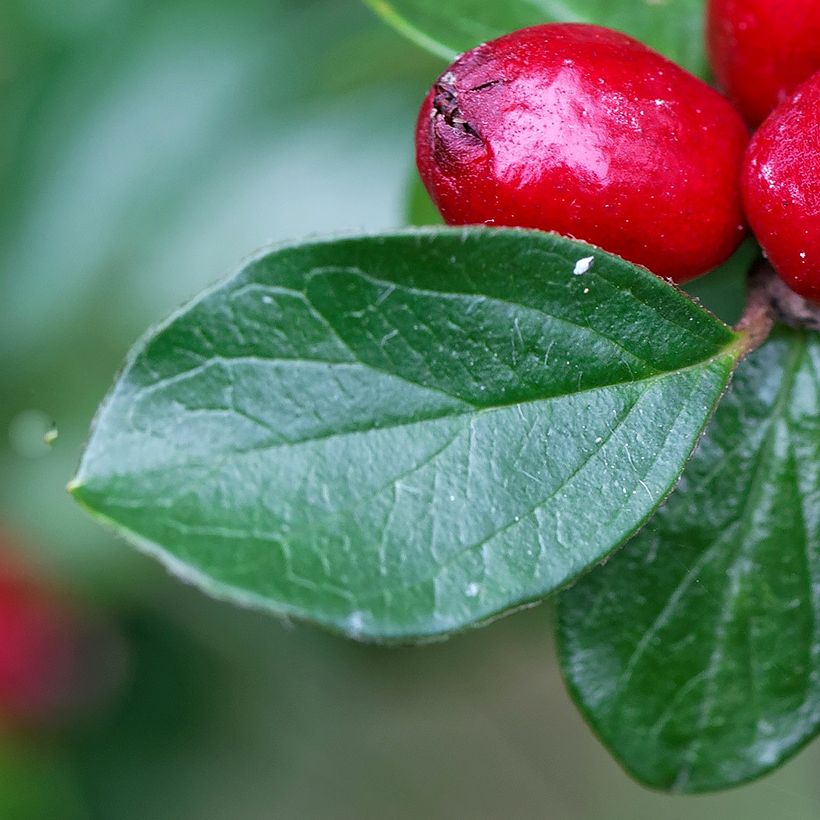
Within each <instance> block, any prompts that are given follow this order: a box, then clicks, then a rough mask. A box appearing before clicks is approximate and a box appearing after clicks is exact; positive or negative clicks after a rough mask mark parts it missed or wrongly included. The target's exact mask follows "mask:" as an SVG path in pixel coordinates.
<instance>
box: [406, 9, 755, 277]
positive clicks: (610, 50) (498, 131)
mask: <svg viewBox="0 0 820 820" xmlns="http://www.w3.org/2000/svg"><path fill="white" fill-rule="evenodd" d="M747 142H748V131H747V129H746V126H745V125H744V123H743V121H742V119H741V118H740V116H739V114H738V113H737V112H736V111H735V110H734V108H733V107H732V106H731V105H730V104H729V103H728V102H727V101H726V100H725V99H724V98H723V97H722V96H721V95H720V94H718V93H717V92H716V91H714V90H713V89H711V88H709V87H708V86H707V85H706V84H705V83H703V82H701V81H700V80H698V79H697V78H696V77H694V76H692V75H691V74H689V73H687V72H686V71H684V70H683V69H682V68H680V67H678V66H676V65H675V64H673V63H671V62H670V61H668V60H667V59H665V58H664V57H662V56H661V55H659V54H657V53H656V52H654V51H652V50H651V49H649V48H647V47H646V46H644V45H642V44H641V43H639V42H637V41H636V40H633V39H632V38H631V37H627V36H626V35H624V34H620V33H618V32H615V31H610V30H608V29H605V28H600V27H598V26H591V25H581V24H558V23H554V24H548V25H543V26H535V27H533V28H528V29H523V30H522V31H516V32H514V33H512V34H509V35H506V36H505V37H501V38H500V39H498V40H493V41H492V42H489V43H485V44H484V45H481V46H479V47H478V48H475V49H473V50H472V51H469V52H467V53H466V54H464V55H462V56H461V57H459V58H458V59H457V60H456V61H455V62H454V63H453V65H451V66H450V68H449V69H447V71H446V72H445V73H444V74H442V76H441V77H440V78H439V79H438V81H437V82H436V83H435V85H434V86H433V88H432V89H431V90H430V93H429V94H428V95H427V98H426V99H425V101H424V103H423V104H422V107H421V112H420V114H419V118H418V124H417V129H416V159H417V164H418V168H419V172H420V174H421V178H422V180H423V181H424V184H425V186H426V187H427V190H428V191H429V193H430V195H431V197H432V199H433V201H434V202H435V203H436V205H437V206H438V208H439V210H440V211H441V214H442V216H443V217H444V219H445V221H446V222H448V223H450V224H456V225H463V224H482V223H483V224H488V225H507V226H521V227H527V228H540V229H542V230H548V231H556V232H558V233H561V234H564V235H567V236H573V237H575V238H578V239H583V240H586V241H588V242H591V243H593V244H595V245H598V246H600V247H602V248H604V249H605V250H608V251H610V252H612V253H615V254H619V255H620V256H622V257H624V258H626V259H628V260H630V261H632V262H636V263H638V264H641V265H644V266H646V267H647V268H649V269H650V270H651V271H653V272H654V273H656V274H658V275H660V276H664V277H669V278H672V279H674V280H675V281H677V282H684V281H686V280H688V279H692V278H693V277H695V276H698V275H699V274H702V273H705V272H706V271H708V270H710V269H711V268H713V267H715V266H717V265H719V264H720V263H721V262H723V261H724V260H725V259H726V258H727V257H728V256H729V255H730V254H731V253H732V251H734V249H735V248H736V247H737V245H738V244H739V242H740V240H741V239H742V237H743V234H744V225H743V216H742V209H741V202H740V184H739V177H740V166H741V160H742V157H743V151H744V149H745V147H746V144H747Z"/></svg>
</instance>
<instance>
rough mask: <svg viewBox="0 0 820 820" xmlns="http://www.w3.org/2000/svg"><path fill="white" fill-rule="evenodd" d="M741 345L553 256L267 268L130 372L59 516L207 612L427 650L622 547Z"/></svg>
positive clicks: (355, 253) (358, 258)
mask: <svg viewBox="0 0 820 820" xmlns="http://www.w3.org/2000/svg"><path fill="white" fill-rule="evenodd" d="M582 260H583V261H582ZM581 269H583V270H585V271H586V272H585V273H582V274H580V275H579V274H576V271H578V270H581ZM740 342H741V340H740V337H738V336H737V335H736V334H735V333H733V331H731V330H730V329H729V328H728V327H726V326H725V325H724V324H722V323H721V322H719V321H718V320H717V319H715V318H714V317H713V316H712V315H711V314H708V313H706V312H705V311H703V310H702V309H701V308H699V307H698V306H697V305H696V304H694V303H693V302H692V301H690V300H689V299H688V298H687V297H686V296H684V295H683V294H682V293H680V292H679V291H677V290H675V289H674V288H672V287H671V286H669V285H668V284H667V283H665V282H663V281H661V280H659V279H657V278H656V277H654V276H652V275H651V274H650V273H648V272H647V271H645V270H643V269H641V268H636V267H634V266H632V265H630V264H628V263H626V262H624V261H622V260H620V259H618V258H616V257H613V256H610V255H608V254H605V253H603V252H602V251H599V250H597V249H595V248H592V247H591V246H589V245H584V244H582V243H578V242H573V241H570V240H568V239H562V238H560V237H557V236H553V235H550V234H545V233H540V232H531V231H520V230H502V229H480V228H472V229H466V230H465V229H450V228H438V229H436V228H430V229H426V230H422V231H412V232H405V233H399V234H395V235H389V236H374V237H364V238H353V239H343V240H338V241H329V242H318V243H315V244H311V245H304V246H295V247H286V248H281V249H278V250H274V251H272V252H269V253H266V254H264V255H262V256H260V257H259V258H257V259H256V260H254V261H252V262H251V263H250V264H248V265H247V266H246V267H245V268H244V269H243V270H242V271H241V272H240V273H239V274H238V275H236V276H235V277H234V278H232V279H230V280H229V281H227V282H225V283H224V284H222V285H221V286H219V287H218V288H216V289H215V290H212V291H210V292H208V293H206V294H205V295H203V296H202V297H201V298H200V299H198V300H197V301H195V302H194V303H193V304H192V305H190V306H189V307H187V308H185V309H184V310H182V311H181V312H179V313H177V314H176V315H175V316H173V317H172V318H171V319H170V320H169V321H168V322H167V323H166V324H165V325H164V326H162V327H160V328H159V329H157V330H155V331H154V332H153V333H151V334H150V335H149V337H148V338H147V339H146V340H144V341H143V342H142V343H140V344H139V345H138V346H137V347H136V349H135V350H134V351H133V353H132V355H131V357H130V359H129V361H128V364H127V366H126V368H125V370H124V372H123V373H122V375H121V376H120V378H119V380H118V382H117V383H116V385H115V387H114V388H113V390H112V392H111V394H110V395H109V396H108V398H107V399H106V401H105V402H104V404H103V406H102V408H101V410H100V412H99V414H98V418H97V420H96V423H95V427H94V430H93V434H92V437H91V440H90V442H89V445H88V448H87V450H86V452H85V455H84V458H83V461H82V464H81V467H80V471H79V474H78V476H77V478H76V480H75V481H74V482H73V484H72V492H73V493H74V494H75V496H76V497H77V498H78V499H79V500H80V501H81V502H82V503H83V504H85V505H86V506H87V507H88V508H89V509H90V510H92V511H93V512H94V513H95V514H97V515H98V516H100V517H102V518H104V519H106V520H108V521H110V522H111V523H113V524H114V525H115V526H116V527H117V528H119V529H120V530H122V531H123V532H124V533H125V534H126V535H128V536H129V537H130V538H131V539H132V540H135V541H136V542H138V543H139V544H140V545H141V546H143V547H144V548H145V549H147V550H149V551H150V552H152V553H156V554H158V555H159V556H160V557H161V558H163V559H164V560H165V561H166V563H169V564H170V565H171V566H172V567H173V568H174V569H175V570H176V571H178V572H179V573H180V574H182V575H184V576H186V577H188V578H190V579H192V580H194V581H195V582H197V583H198V584H200V585H201V586H202V587H204V588H205V589H206V590H208V591H210V592H212V593H214V594H217V595H222V596H225V597H229V598H231V599H233V600H236V601H240V602H246V603H252V604H255V605H259V606H262V607H265V608H268V609H270V610H273V611H275V612H277V613H281V614H284V615H293V616H296V617H300V618H305V619H309V620H312V621H315V622H318V623H321V624H324V625H326V626H329V627H331V628H333V629H336V630H339V631H342V632H344V633H346V634H349V635H353V636H356V637H362V638H370V639H376V640H396V639H409V638H420V637H424V636H431V635H441V634H446V633H449V632H452V631H454V630H458V629H461V628H463V627H465V626H468V625H470V624H473V623H475V622H479V621H483V620H485V619H488V618H490V617H493V616H495V615H497V614H499V613H501V612H504V611H506V610H509V609H511V608H514V607H517V606H520V605H522V604H525V603H527V602H530V601H533V600H537V599H540V598H543V597H544V596H546V595H548V594H549V593H550V592H552V591H553V590H555V589H556V588H558V587H561V586H563V585H565V584H567V583H568V582H569V581H571V580H572V579H573V578H575V577H576V576H577V575H578V574H579V573H581V572H583V571H584V570H585V569H586V568H587V567H589V566H590V565H592V564H594V563H595V562H597V561H598V560H600V559H601V558H602V557H603V556H604V555H606V554H607V553H609V552H610V551H611V550H613V549H614V548H615V547H617V546H619V545H620V544H621V543H622V542H623V541H624V540H625V539H626V538H628V537H629V536H630V535H631V534H632V533H633V532H634V531H635V530H636V529H637V528H638V527H639V526H641V524H642V523H643V522H644V521H645V520H646V519H647V517H648V516H649V515H651V513H652V512H653V511H654V509H655V508H656V506H657V505H658V504H659V502H660V501H661V500H662V498H663V497H664V496H665V495H666V493H667V492H668V491H669V490H670V488H671V486H672V485H673V484H674V482H675V481H676V480H677V478H678V476H679V474H680V472H681V470H682V469H683V465H684V463H685V461H686V459H687V458H688V457H689V455H690V453H691V450H692V448H693V446H694V444H695V442H696V440H697V438H698V436H699V435H700V432H701V430H702V428H703V426H704V424H705V422H706V420H707V418H708V417H709V415H710V413H711V411H712V408H713V406H714V404H715V403H716V401H717V400H718V398H719V396H720V395H721V393H722V391H723V390H724V388H725V385H726V383H727V381H728V378H729V376H730V373H731V371H732V369H733V367H734V365H735V363H736V360H737V357H738V355H739V348H740Z"/></svg>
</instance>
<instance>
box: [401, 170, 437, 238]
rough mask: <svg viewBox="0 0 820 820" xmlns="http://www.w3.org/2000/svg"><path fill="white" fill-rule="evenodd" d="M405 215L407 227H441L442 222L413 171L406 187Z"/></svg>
mask: <svg viewBox="0 0 820 820" xmlns="http://www.w3.org/2000/svg"><path fill="white" fill-rule="evenodd" d="M405 215H406V218H407V224H408V225H416V226H418V227H422V226H424V225H441V224H442V223H443V222H444V220H443V219H442V218H441V214H440V213H439V212H438V208H436V206H435V205H434V204H433V200H432V199H430V195H429V194H428V193H427V190H426V189H425V187H424V185H423V184H422V181H421V179H420V178H419V175H418V174H417V173H416V171H415V170H414V171H413V173H412V175H411V177H410V181H409V183H408V185H407V205H406V208H405Z"/></svg>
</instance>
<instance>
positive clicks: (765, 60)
mask: <svg viewBox="0 0 820 820" xmlns="http://www.w3.org/2000/svg"><path fill="white" fill-rule="evenodd" d="M706 27H707V41H708V46H709V57H710V60H711V63H712V69H713V70H714V72H715V77H716V78H717V81H718V84H719V85H720V87H721V88H722V89H723V90H724V91H725V92H726V93H727V94H728V96H729V98H730V99H731V100H732V101H733V102H734V103H735V105H736V106H737V107H738V109H739V110H740V112H741V114H743V116H744V117H745V118H746V120H747V121H748V122H749V123H750V124H751V125H758V124H759V123H761V122H762V121H763V120H764V119H766V117H767V116H768V115H769V113H770V112H771V111H772V109H773V108H774V107H775V106H777V105H778V104H779V103H781V102H782V101H783V100H785V99H786V97H788V96H789V94H791V93H792V91H794V90H795V88H797V86H798V85H800V83H802V82H803V81H804V80H806V79H808V78H809V77H811V75H812V74H814V72H815V71H818V70H820V0H710V2H709V8H708V12H707V23H706Z"/></svg>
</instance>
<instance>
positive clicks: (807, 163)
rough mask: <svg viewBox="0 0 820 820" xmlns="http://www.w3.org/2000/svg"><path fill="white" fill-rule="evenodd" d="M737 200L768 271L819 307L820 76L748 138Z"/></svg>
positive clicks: (797, 92)
mask: <svg viewBox="0 0 820 820" xmlns="http://www.w3.org/2000/svg"><path fill="white" fill-rule="evenodd" d="M743 200H744V203H745V206H746V213H747V215H748V218H749V222H750V224H751V226H752V229H753V230H754V233H755V236H756V237H757V239H758V241H759V242H760V244H761V245H762V247H763V250H764V251H765V252H766V255H767V256H768V258H769V261H770V262H771V263H772V267H774V269H775V270H776V271H777V272H778V274H780V276H781V278H782V279H783V280H784V281H785V282H786V284H787V285H788V286H789V287H790V288H791V289H792V290H794V291H795V292H797V293H799V294H800V295H801V296H805V297H806V298H807V299H812V300H814V301H820V71H819V72H817V74H815V75H814V76H813V77H811V78H810V79H809V80H808V81H807V82H805V83H803V85H801V86H800V87H799V88H798V90H797V91H796V92H795V94H794V95H793V96H792V97H790V98H789V99H788V100H786V102H784V103H782V104H781V105H780V106H779V107H778V108H776V109H775V110H774V112H773V113H772V114H771V115H770V116H769V118H768V119H767V120H766V121H765V122H764V123H763V125H762V126H761V127H760V129H759V130H758V132H757V133H756V134H755V136H754V137H753V139H752V141H751V143H750V145H749V149H748V151H747V153H746V160H745V163H744V171H743Z"/></svg>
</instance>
